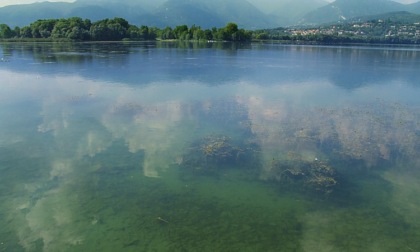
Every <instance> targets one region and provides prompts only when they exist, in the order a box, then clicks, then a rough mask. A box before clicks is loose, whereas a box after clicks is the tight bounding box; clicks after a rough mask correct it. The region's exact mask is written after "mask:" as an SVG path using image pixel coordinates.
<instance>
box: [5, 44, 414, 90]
mask: <svg viewBox="0 0 420 252" xmlns="http://www.w3.org/2000/svg"><path fill="white" fill-rule="evenodd" d="M0 47H1V49H2V51H3V55H5V56H6V57H13V61H12V62H9V64H4V65H3V67H4V68H7V69H10V70H12V71H17V72H22V71H25V72H37V73H43V74H46V75H51V74H74V73H78V74H80V75H81V76H83V77H84V78H89V79H101V80H103V81H108V82H123V83H125V84H131V85H150V84H152V83H155V82H168V81H191V80H193V81H199V82H202V83H206V84H209V85H220V84H223V83H231V82H238V81H249V82H253V83H258V84H259V85H273V84H275V85H277V84H287V83H291V82H307V81H312V80H318V81H324V80H327V81H328V82H331V83H334V84H335V85H337V86H340V87H342V88H345V89H350V90H353V89H356V88H360V87H364V86H367V85H371V84H372V83H379V84H381V83H386V82H388V81H389V80H395V81H404V82H407V83H410V84H411V85H414V86H417V85H418V82H417V75H416V69H418V67H419V65H420V61H419V60H418V48H415V47H414V48H405V49H401V48H392V47H386V48H370V47H352V48H346V47H323V46H299V45H279V44H274V45H267V44H231V43H198V42H197V43H192V42H153V43H152V42H148V43H85V44H78V43H75V44H63V43H56V44H40V43H38V44H37V43H31V44H29V43H28V44H1V45H0ZM252 49H254V50H252ZM256 51H258V54H255V52H256ZM7 55H9V56H7ZM3 58H5V57H3ZM51 64H53V65H51ZM215 73H217V74H215Z"/></svg>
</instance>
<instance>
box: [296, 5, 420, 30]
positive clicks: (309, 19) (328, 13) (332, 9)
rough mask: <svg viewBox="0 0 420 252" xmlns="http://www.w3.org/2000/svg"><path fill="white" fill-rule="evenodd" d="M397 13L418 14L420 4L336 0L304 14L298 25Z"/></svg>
mask: <svg viewBox="0 0 420 252" xmlns="http://www.w3.org/2000/svg"><path fill="white" fill-rule="evenodd" d="M399 11H407V12H411V13H415V14H420V2H418V3H415V4H407V5H406V4H401V3H397V2H394V1H391V0H336V1H334V2H332V3H330V4H328V5H327V6H324V7H321V8H318V9H316V10H314V11H312V12H310V13H308V14H306V15H305V16H304V17H303V18H302V19H301V20H300V22H299V23H300V24H305V25H311V24H313V25H316V24H322V23H332V22H339V21H345V20H348V19H351V18H355V17H363V16H373V15H380V14H386V13H391V12H399Z"/></svg>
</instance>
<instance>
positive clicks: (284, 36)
mask: <svg viewBox="0 0 420 252" xmlns="http://www.w3.org/2000/svg"><path fill="white" fill-rule="evenodd" d="M0 39H2V40H17V41H25V40H34V39H35V40H45V41H122V40H128V41H142V40H144V41H146V40H147V41H151V40H182V41H233V42H245V41H251V40H275V41H282V42H285V43H317V44H351V43H371V44H373V43H375V44H420V22H416V23H413V22H403V21H401V20H391V19H387V20H381V19H376V20H371V21H360V22H349V23H344V24H333V25H328V26H323V27H317V28H305V29H297V28H287V29H286V28H277V29H266V30H255V31H249V30H244V29H239V28H238V25H237V24H235V23H228V24H227V25H226V26H225V27H222V28H216V27H214V28H212V29H202V28H201V27H200V26H195V25H193V26H191V27H188V26H187V25H180V26H176V27H175V28H172V27H166V28H157V27H148V26H145V25H142V26H140V27H138V26H135V25H132V24H129V22H128V21H127V20H125V19H123V18H118V17H117V18H113V19H104V20H100V21H96V22H91V21H90V20H89V19H84V20H83V19H82V18H79V17H73V18H68V19H46V20H38V21H35V22H33V23H31V24H30V25H29V26H25V27H22V28H20V27H15V28H14V29H11V28H10V27H9V26H8V25H7V24H0Z"/></svg>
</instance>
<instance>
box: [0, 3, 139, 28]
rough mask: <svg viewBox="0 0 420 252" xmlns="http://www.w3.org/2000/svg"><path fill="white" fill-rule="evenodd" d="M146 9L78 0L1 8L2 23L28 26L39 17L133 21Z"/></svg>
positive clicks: (13, 25)
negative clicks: (115, 18) (122, 19)
mask: <svg viewBox="0 0 420 252" xmlns="http://www.w3.org/2000/svg"><path fill="white" fill-rule="evenodd" d="M145 14H146V11H145V10H144V9H142V8H141V7H140V6H137V7H136V8H133V7H132V6H129V5H127V4H123V3H118V2H116V1H115V2H107V3H106V4H102V3H100V2H99V1H76V2H75V3H63V2H54V3H53V2H41V3H34V4H23V5H11V6H5V7H3V8H0V23H4V24H8V25H9V26H10V27H15V26H26V25H29V24H30V23H32V22H34V21H36V20H38V19H55V18H69V17H81V18H88V19H91V20H93V21H96V20H101V19H105V18H113V17H121V16H124V18H126V19H127V20H130V21H133V20H135V19H136V18H137V17H139V16H141V15H145Z"/></svg>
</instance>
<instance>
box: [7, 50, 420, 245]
mask: <svg viewBox="0 0 420 252" xmlns="http://www.w3.org/2000/svg"><path fill="white" fill-rule="evenodd" d="M0 57H1V61H0V78H1V79H0V251H307V252H312V251H381V252H382V251H420V197H418V195H419V194H420V156H419V153H420V99H419V97H420V82H419V79H420V72H419V69H420V48H417V47H404V48H397V47H395V48H394V47H323V46H289V45H277V44H249V45H232V44H188V43H185V44H182V43H181V44H176V43H144V44H122V43H114V44H109V43H100V44H49V43H46V44H37V43H27V44H0Z"/></svg>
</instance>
